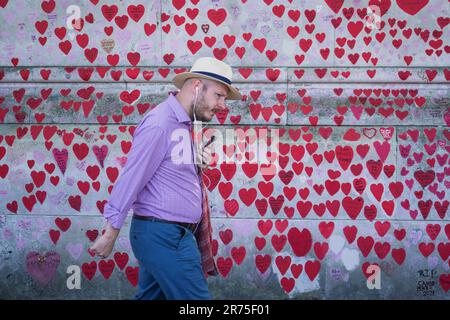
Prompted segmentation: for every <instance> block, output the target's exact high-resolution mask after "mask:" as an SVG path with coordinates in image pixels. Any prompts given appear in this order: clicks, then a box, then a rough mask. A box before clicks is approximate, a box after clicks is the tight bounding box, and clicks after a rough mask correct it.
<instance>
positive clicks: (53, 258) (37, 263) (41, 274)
mask: <svg viewBox="0 0 450 320" xmlns="http://www.w3.org/2000/svg"><path fill="white" fill-rule="evenodd" d="M60 261H61V258H60V256H59V254H58V253H57V252H54V251H50V252H47V253H46V254H45V255H44V256H43V255H41V254H39V253H38V252H35V251H33V252H30V253H28V254H27V257H26V267H27V271H28V274H29V275H30V276H31V277H32V278H33V279H34V280H36V281H37V282H39V284H40V285H42V286H45V285H47V284H48V283H49V282H50V280H52V278H53V276H54V275H55V272H56V269H58V266H59V263H60Z"/></svg>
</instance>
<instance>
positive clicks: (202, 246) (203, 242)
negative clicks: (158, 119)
mask: <svg viewBox="0 0 450 320" xmlns="http://www.w3.org/2000/svg"><path fill="white" fill-rule="evenodd" d="M191 138H192V139H193V140H194V139H195V138H194V130H193V128H191ZM194 145H195V144H194ZM194 149H195V147H194ZM194 157H195V151H194ZM195 167H196V169H197V174H198V177H199V180H200V183H201V185H202V196H203V198H202V219H201V220H200V222H199V225H198V227H197V230H196V232H195V239H196V240H197V245H198V249H199V250H200V255H201V263H202V269H203V272H204V274H205V276H206V277H208V275H209V276H217V275H218V274H219V272H218V271H217V266H216V262H215V261H214V256H213V252H212V227H211V216H210V211H209V202H208V194H207V191H206V186H205V182H204V180H203V178H202V174H203V172H202V169H201V167H200V166H199V165H195Z"/></svg>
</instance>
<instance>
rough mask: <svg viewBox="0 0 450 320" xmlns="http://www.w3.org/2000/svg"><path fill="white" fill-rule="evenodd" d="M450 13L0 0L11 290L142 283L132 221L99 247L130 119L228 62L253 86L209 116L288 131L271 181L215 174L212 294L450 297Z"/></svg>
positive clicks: (356, 3) (2, 187) (349, 2)
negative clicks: (74, 281) (370, 282)
mask: <svg viewBox="0 0 450 320" xmlns="http://www.w3.org/2000/svg"><path fill="white" fill-rule="evenodd" d="M71 5H75V7H72V8H69V7H70V6H71ZM368 5H379V8H380V12H379V15H381V19H380V20H381V24H380V25H379V29H376V28H375V29H371V28H369V22H367V21H366V20H367V17H366V15H367V6H368ZM365 10H366V11H365ZM77 12H79V19H78V17H77V16H76V14H77ZM371 15H372V14H369V16H371ZM376 20H378V19H376ZM71 21H75V23H71ZM449 22H450V5H449V2H448V1H445V0H444V1H441V0H439V1H437V0H416V1H404V0H395V1H394V0H380V1H377V0H373V1H361V0H345V1H344V0H336V1H330V0H314V1H311V0H310V1H305V0H300V1H296V0H294V1H292V0H291V1H277V0H276V1H272V0H264V1H261V0H240V1H237V0H232V1H220V0H213V1H199V0H189V1H188V0H172V1H146V2H144V1H120V2H119V1H99V0H89V1H87V0H86V1H68V0H58V1H35V0H33V1H31V0H17V1H15V0H14V1H13V0H9V1H8V0H0V25H1V26H2V28H0V298H7V299H10V298H18V299H23V298H32V299H54V298H63V299H72V298H73V299H78V298H97V299H126V298H129V297H131V296H132V295H133V293H134V292H135V290H136V288H135V285H136V281H137V262H136V260H135V258H134V256H133V254H132V252H131V249H130V244H129V241H128V227H129V222H130V220H129V219H128V220H127V223H126V225H125V227H124V229H123V230H122V232H121V235H120V237H119V239H118V242H117V245H116V247H115V251H114V254H113V255H112V256H111V257H110V258H108V259H105V260H100V259H98V258H93V257H92V256H91V255H90V254H89V253H88V251H87V249H88V247H89V246H90V245H91V243H92V242H91V241H92V240H93V239H95V237H96V235H97V234H98V233H100V232H101V231H102V226H103V225H104V219H103V218H102V216H101V213H102V209H103V206H104V204H105V202H106V200H107V199H108V194H109V192H110V190H111V188H112V186H113V185H114V182H115V181H116V179H117V176H118V175H120V171H121V169H122V167H123V165H124V162H125V161H126V157H127V153H128V152H129V148H130V142H131V139H132V133H133V129H134V128H135V125H136V124H137V123H138V122H139V120H140V119H141V118H142V116H143V115H144V114H145V113H146V112H148V111H149V110H151V108H152V107H154V106H155V105H156V104H158V103H159V102H161V101H162V100H164V99H165V98H166V97H167V92H168V91H171V90H173V89H174V87H173V86H172V85H171V84H170V80H171V78H172V77H173V76H174V74H175V73H176V72H180V71H181V70H184V69H185V68H189V66H190V65H191V63H192V62H193V61H194V59H195V58H196V57H200V56H216V57H217V58H219V59H224V60H226V61H227V62H228V63H230V64H232V65H233V67H234V74H235V81H236V83H237V84H236V85H237V86H238V87H239V88H240V89H241V91H242V92H243V93H244V95H245V97H244V99H243V101H237V102H230V103H229V110H228V112H224V113H223V114H220V115H217V117H216V118H215V119H214V121H213V122H212V124H211V127H212V128H215V129H216V130H218V132H225V130H226V129H230V128H231V129H234V130H235V129H237V128H241V129H243V130H247V131H246V132H247V133H248V134H249V135H251V134H252V130H251V129H254V130H256V131H253V134H256V133H255V132H257V133H258V134H261V132H263V130H264V129H269V130H270V132H274V131H273V130H274V129H279V130H280V133H281V134H282V136H281V137H280V141H279V144H273V145H271V148H269V150H270V151H272V152H274V154H275V155H278V156H279V157H278V160H279V161H278V163H277V164H278V167H277V171H276V172H275V173H274V174H273V175H270V174H267V173H265V172H264V169H265V166H264V165H263V164H261V163H260V164H258V163H257V164H249V163H246V164H242V163H238V164H237V165H236V167H234V165H233V164H231V165H230V164H228V165H224V164H222V165H218V166H217V167H216V168H214V169H212V170H210V171H208V172H207V176H208V178H209V180H210V181H211V184H210V186H209V189H210V190H209V191H210V199H211V206H212V215H213V227H214V242H215V249H216V251H217V253H216V259H217V263H218V266H219V270H220V273H221V275H220V276H219V277H215V278H210V279H208V281H209V284H210V289H211V292H212V293H213V296H214V297H215V298H221V299H230V298H235V299H239V298H249V299H253V298H255V299H256V298H262V299H288V298H293V299H328V298H336V299H349V298H358V299H368V298H369V299H386V298H395V299H397V298H405V299H448V297H449V293H448V291H449V288H450V273H449V268H450V261H449V254H450V224H449V216H448V214H449V213H448V206H449V194H448V189H449V185H450V178H449V175H450V159H449V152H450V131H449V129H448V126H449V124H450V108H449V107H450V92H449V81H450V66H449V65H450V64H449V62H450V58H449V53H450V47H449V43H448V39H449V38H450V37H449V26H448V24H449ZM446 39H447V40H446ZM249 139H250V140H251V139H252V138H249ZM235 146H237V147H236V148H238V149H240V148H242V150H243V148H244V147H245V146H243V145H242V144H239V143H236V144H235ZM228 147H229V149H228V150H230V154H229V155H230V157H231V156H232V154H233V149H232V147H231V146H228ZM243 156H244V157H245V156H246V155H245V154H244V155H243ZM247 156H248V154H247ZM244 160H245V158H244ZM265 161H266V162H267V161H268V160H267V159H265ZM372 264H376V265H378V266H379V267H380V269H381V273H380V277H381V288H380V289H374V290H369V289H368V287H367V280H366V279H367V277H369V276H370V274H371V272H369V271H368V270H367V268H368V266H369V265H372ZM71 265H75V266H79V268H80V270H81V289H79V290H76V289H75V290H70V289H68V287H67V285H66V279H67V278H68V277H69V276H70V274H68V273H67V269H68V267H69V266H71Z"/></svg>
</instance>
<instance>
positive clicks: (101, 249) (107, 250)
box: [89, 222, 120, 259]
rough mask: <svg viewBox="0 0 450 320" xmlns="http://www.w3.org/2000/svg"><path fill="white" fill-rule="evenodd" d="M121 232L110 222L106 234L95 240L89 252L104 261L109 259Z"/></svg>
mask: <svg viewBox="0 0 450 320" xmlns="http://www.w3.org/2000/svg"><path fill="white" fill-rule="evenodd" d="M119 232H120V230H119V229H115V228H113V226H112V225H111V223H109V222H108V223H107V225H106V230H105V233H104V234H102V235H101V236H100V237H99V238H97V240H95V242H94V244H93V245H92V246H91V247H90V248H89V250H90V251H91V252H93V253H94V254H96V255H97V256H99V257H100V258H102V259H104V258H107V257H108V256H109V255H110V254H111V252H112V250H113V247H114V243H115V242H116V239H117V237H118V235H119Z"/></svg>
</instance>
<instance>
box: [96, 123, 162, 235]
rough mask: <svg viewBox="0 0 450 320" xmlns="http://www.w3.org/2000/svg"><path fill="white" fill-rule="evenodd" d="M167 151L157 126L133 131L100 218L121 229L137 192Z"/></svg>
mask: <svg viewBox="0 0 450 320" xmlns="http://www.w3.org/2000/svg"><path fill="white" fill-rule="evenodd" d="M167 149H168V142H167V139H166V135H165V133H164V131H163V129H161V128H160V127H156V126H146V127H141V128H138V129H137V130H136V133H135V135H134V136H133V141H132V146H131V149H130V154H129V156H128V159H127V162H126V164H125V167H124V168H123V171H122V172H121V174H120V176H119V178H118V180H117V181H116V183H115V184H114V187H113V189H112V192H111V195H110V197H109V199H108V202H107V203H106V204H105V207H104V210H103V216H104V217H105V218H106V219H107V220H108V221H109V222H110V223H111V225H112V226H113V227H114V228H115V229H120V228H121V227H122V225H123V223H124V221H125V219H126V217H127V214H128V211H129V210H130V208H131V206H132V205H133V203H134V201H135V200H136V198H137V196H138V194H139V192H140V191H141V190H142V189H143V188H144V186H145V185H146V184H147V182H148V181H150V179H151V178H152V176H153V175H154V173H155V171H156V170H157V169H158V167H159V166H160V165H161V162H162V161H163V159H164V157H165V155H166V152H167Z"/></svg>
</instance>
